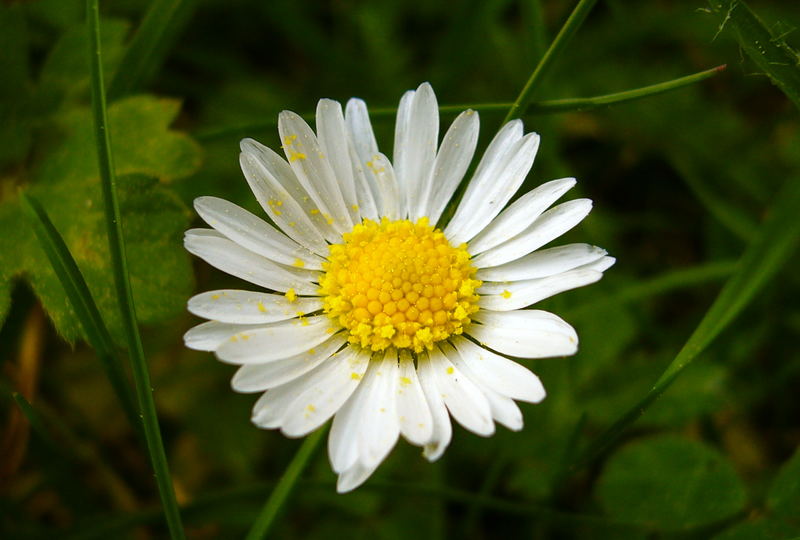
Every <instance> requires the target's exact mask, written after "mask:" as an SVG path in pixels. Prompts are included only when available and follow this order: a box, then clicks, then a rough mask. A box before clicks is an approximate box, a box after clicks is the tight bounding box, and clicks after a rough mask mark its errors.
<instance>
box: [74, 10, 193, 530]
mask: <svg viewBox="0 0 800 540" xmlns="http://www.w3.org/2000/svg"><path fill="white" fill-rule="evenodd" d="M86 15H87V17H86V18H87V26H88V29H87V31H88V33H89V56H90V61H89V64H90V70H91V88H92V113H93V115H94V127H95V137H96V144H97V160H98V166H99V169H100V179H101V182H100V184H101V186H102V190H103V201H104V207H105V208H104V214H105V218H106V227H107V231H108V246H109V251H110V253H111V266H112V268H113V271H114V284H115V286H116V291H117V301H118V302H119V307H120V313H121V316H122V325H123V329H124V332H125V339H126V341H127V345H128V355H129V358H130V361H131V366H132V371H133V378H134V382H135V385H136V394H137V397H138V400H139V413H140V415H141V418H142V427H143V429H144V434H145V439H146V441H147V451H148V453H149V455H150V461H151V463H152V465H153V472H154V475H155V477H156V483H157V484H158V492H159V495H160V496H161V502H162V504H163V505H164V514H165V517H166V521H167V526H168V527H169V532H170V536H171V538H173V539H183V538H184V532H183V526H182V525H181V517H180V513H179V512H178V503H177V501H176V500H175V491H174V489H173V486H172V479H171V477H170V475H169V466H168V465H167V457H166V453H165V452H164V444H163V442H162V440H161V431H160V429H159V425H158V416H157V413H156V406H155V402H154V400H153V394H152V388H151V385H150V374H149V372H148V370H147V363H146V361H145V357H144V348H143V347H142V340H141V337H140V336H139V328H138V326H137V324H136V309H135V306H134V303H133V291H132V289H131V283H130V278H129V276H128V263H127V260H126V258H125V242H124V239H123V236H122V220H121V217H120V211H119V200H118V198H117V189H116V176H115V173H114V159H113V155H112V153H111V138H110V134H109V132H108V111H107V110H106V95H105V86H104V82H103V71H102V57H101V54H102V51H101V49H100V8H99V5H98V0H86Z"/></svg>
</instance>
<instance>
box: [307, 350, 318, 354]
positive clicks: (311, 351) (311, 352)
mask: <svg viewBox="0 0 800 540" xmlns="http://www.w3.org/2000/svg"><path fill="white" fill-rule="evenodd" d="M316 352H317V350H316V349H309V350H308V354H314V353H316Z"/></svg>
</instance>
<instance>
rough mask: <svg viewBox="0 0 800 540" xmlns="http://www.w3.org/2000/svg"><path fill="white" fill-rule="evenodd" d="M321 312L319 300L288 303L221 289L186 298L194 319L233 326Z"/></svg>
mask: <svg viewBox="0 0 800 540" xmlns="http://www.w3.org/2000/svg"><path fill="white" fill-rule="evenodd" d="M320 309H322V301H321V300H320V299H319V298H313V297H305V296H299V297H297V299H296V300H295V301H294V302H290V301H289V299H288V298H286V296H284V295H282V294H269V293H260V292H251V291H239V290H234V289H225V290H218V291H208V292H204V293H200V294H198V295H196V296H193V297H192V298H190V299H189V311H190V312H191V313H193V314H195V315H197V316H198V317H203V318H205V319H212V320H215V321H220V322H226V323H233V324H263V323H271V322H277V321H283V320H286V319H292V318H294V317H297V314H298V312H301V313H303V314H306V313H312V312H314V311H317V310H320Z"/></svg>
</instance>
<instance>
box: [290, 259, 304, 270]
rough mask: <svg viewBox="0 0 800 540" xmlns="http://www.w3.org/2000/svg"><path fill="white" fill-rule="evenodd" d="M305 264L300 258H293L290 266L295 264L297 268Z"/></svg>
mask: <svg viewBox="0 0 800 540" xmlns="http://www.w3.org/2000/svg"><path fill="white" fill-rule="evenodd" d="M305 265H306V263H304V262H303V261H302V260H300V259H295V260H294V263H292V266H296V267H297V268H303V267H304V266H305Z"/></svg>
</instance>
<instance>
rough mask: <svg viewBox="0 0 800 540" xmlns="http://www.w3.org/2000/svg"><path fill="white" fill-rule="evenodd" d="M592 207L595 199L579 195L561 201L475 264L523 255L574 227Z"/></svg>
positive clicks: (516, 257) (496, 264)
mask: <svg viewBox="0 0 800 540" xmlns="http://www.w3.org/2000/svg"><path fill="white" fill-rule="evenodd" d="M591 209H592V201H590V200H589V199H575V200H573V201H568V202H565V203H563V204H559V205H558V206H556V207H554V208H551V209H550V210H548V211H547V212H545V213H544V214H542V215H541V216H539V217H538V218H537V219H536V221H534V222H533V223H532V224H531V225H530V226H529V227H528V228H527V229H526V230H525V231H523V232H521V233H520V234H518V235H517V236H515V237H514V238H512V239H511V240H507V241H505V242H503V243H502V244H500V245H499V246H497V247H493V248H492V249H490V250H488V251H484V252H483V253H481V254H480V255H478V256H477V257H476V258H475V259H473V261H472V264H473V265H474V266H476V267H478V268H485V267H488V266H499V265H501V264H504V263H507V262H509V261H513V260H516V259H519V258H520V257H522V256H524V255H527V254H529V253H531V252H532V251H534V250H536V249H539V248H540V247H542V246H543V245H545V244H547V243H548V242H550V241H552V240H553V239H555V238H558V237H559V236H561V235H562V234H564V233H565V232H567V231H568V230H570V229H571V228H573V227H574V226H575V225H577V224H578V223H580V222H581V221H582V220H583V218H585V217H586V215H587V214H588V213H589V211H590V210H591Z"/></svg>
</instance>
